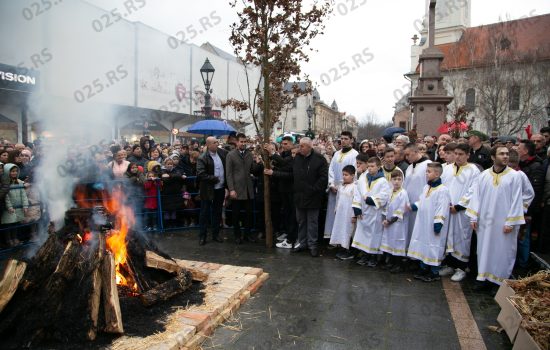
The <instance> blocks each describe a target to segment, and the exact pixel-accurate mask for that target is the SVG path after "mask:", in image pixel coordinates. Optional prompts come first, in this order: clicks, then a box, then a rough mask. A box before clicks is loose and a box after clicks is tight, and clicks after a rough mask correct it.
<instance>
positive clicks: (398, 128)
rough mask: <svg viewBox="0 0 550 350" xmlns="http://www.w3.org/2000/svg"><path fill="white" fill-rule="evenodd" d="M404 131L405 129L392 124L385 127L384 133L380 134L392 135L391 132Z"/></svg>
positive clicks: (400, 132) (398, 132) (383, 135)
mask: <svg viewBox="0 0 550 350" xmlns="http://www.w3.org/2000/svg"><path fill="white" fill-rule="evenodd" d="M404 132H405V129H403V128H400V127H397V126H392V127H389V128H387V129H386V130H384V133H383V134H382V137H390V138H391V137H393V134H402V133H404Z"/></svg>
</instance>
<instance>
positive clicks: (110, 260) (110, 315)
mask: <svg viewBox="0 0 550 350" xmlns="http://www.w3.org/2000/svg"><path fill="white" fill-rule="evenodd" d="M101 278H102V284H103V286H102V289H103V309H104V310H105V332H107V333H117V334H120V333H124V327H123V326H122V313H121V311H120V302H119V300H118V289H117V286H116V272H115V258H114V256H113V254H112V253H111V252H106V253H105V256H104V257H103V263H102V269H101Z"/></svg>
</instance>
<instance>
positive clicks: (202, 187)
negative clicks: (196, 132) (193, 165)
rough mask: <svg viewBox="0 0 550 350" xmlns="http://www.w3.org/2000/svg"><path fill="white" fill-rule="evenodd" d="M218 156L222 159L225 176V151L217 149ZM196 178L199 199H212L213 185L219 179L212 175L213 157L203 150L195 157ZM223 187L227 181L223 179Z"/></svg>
mask: <svg viewBox="0 0 550 350" xmlns="http://www.w3.org/2000/svg"><path fill="white" fill-rule="evenodd" d="M217 153H218V156H219V157H220V159H221V160H222V164H223V171H224V174H225V177H226V178H227V170H226V166H225V162H226V157H227V151H226V150H224V149H221V148H218V150H217ZM197 180H198V181H199V195H200V198H201V200H213V199H214V185H215V184H217V183H218V182H219V181H220V179H218V178H216V177H215V176H214V159H212V157H211V156H210V154H209V153H208V151H207V152H204V153H203V154H201V155H200V156H199V158H198V159H197ZM223 181H224V183H225V187H227V182H226V180H225V179H223Z"/></svg>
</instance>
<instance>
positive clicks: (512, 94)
mask: <svg viewBox="0 0 550 350" xmlns="http://www.w3.org/2000/svg"><path fill="white" fill-rule="evenodd" d="M519 96H520V87H519V86H517V85H514V86H512V87H511V88H510V91H509V93H508V106H509V107H508V108H509V109H510V110H511V111H517V110H519Z"/></svg>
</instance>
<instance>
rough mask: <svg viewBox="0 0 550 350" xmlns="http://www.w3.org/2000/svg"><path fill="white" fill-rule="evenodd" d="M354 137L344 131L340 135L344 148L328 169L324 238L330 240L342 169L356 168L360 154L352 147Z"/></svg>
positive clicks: (335, 155) (337, 153)
mask: <svg viewBox="0 0 550 350" xmlns="http://www.w3.org/2000/svg"><path fill="white" fill-rule="evenodd" d="M352 141H353V136H352V134H351V132H349V131H342V133H341V134H340V143H341V145H342V148H341V149H340V150H338V151H337V152H336V153H334V155H333V157H332V160H331V161H330V166H329V169H328V204H327V216H326V218H325V232H324V238H330V235H331V233H332V226H333V225H334V217H335V208H336V194H337V193H338V188H339V187H340V186H341V185H342V182H343V179H342V169H344V167H345V166H346V165H353V166H355V158H356V157H357V155H358V154H359V153H358V152H357V151H356V150H354V149H353V148H352V147H351V143H352Z"/></svg>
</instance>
